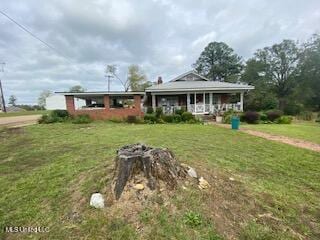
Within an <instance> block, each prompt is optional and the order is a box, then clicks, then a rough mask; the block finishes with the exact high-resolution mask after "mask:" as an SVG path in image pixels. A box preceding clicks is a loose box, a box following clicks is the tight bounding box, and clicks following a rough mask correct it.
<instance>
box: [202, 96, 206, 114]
mask: <svg viewBox="0 0 320 240" xmlns="http://www.w3.org/2000/svg"><path fill="white" fill-rule="evenodd" d="M205 112H206V93H205V92H203V113H205Z"/></svg>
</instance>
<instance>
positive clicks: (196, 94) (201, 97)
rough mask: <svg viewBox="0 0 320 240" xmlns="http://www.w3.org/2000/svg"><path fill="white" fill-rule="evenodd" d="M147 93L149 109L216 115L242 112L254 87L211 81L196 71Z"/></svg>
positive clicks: (153, 88)
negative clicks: (245, 94) (183, 109)
mask: <svg viewBox="0 0 320 240" xmlns="http://www.w3.org/2000/svg"><path fill="white" fill-rule="evenodd" d="M158 82H159V84H156V85H153V86H151V87H149V88H147V89H146V95H147V99H148V102H147V104H146V105H147V106H152V107H153V108H156V107H163V109H164V112H167V113H171V112H174V110H175V109H180V108H182V107H183V108H185V109H186V110H187V111H188V112H191V113H193V114H216V113H217V112H222V111H227V110H229V109H233V110H235V111H243V96H244V93H245V92H247V91H249V90H252V89H254V87H253V86H250V85H247V84H240V83H228V82H219V81H210V80H209V79H207V78H205V77H203V76H201V75H199V74H197V73H196V72H194V71H189V72H186V73H184V74H182V75H180V76H178V77H176V78H174V79H172V80H171V81H169V82H167V83H161V82H162V80H161V79H159V80H158Z"/></svg>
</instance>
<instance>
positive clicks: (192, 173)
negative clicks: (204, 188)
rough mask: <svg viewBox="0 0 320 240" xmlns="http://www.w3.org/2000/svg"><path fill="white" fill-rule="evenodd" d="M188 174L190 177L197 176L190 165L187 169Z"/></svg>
mask: <svg viewBox="0 0 320 240" xmlns="http://www.w3.org/2000/svg"><path fill="white" fill-rule="evenodd" d="M188 175H189V176H190V177H193V178H197V177H198V175H197V172H196V170H194V169H193V168H192V167H189V169H188Z"/></svg>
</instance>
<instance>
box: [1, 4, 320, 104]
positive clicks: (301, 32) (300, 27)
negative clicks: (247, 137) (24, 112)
mask: <svg viewBox="0 0 320 240" xmlns="http://www.w3.org/2000/svg"><path fill="white" fill-rule="evenodd" d="M0 8H1V10H2V11H4V12H6V13H7V14H9V15H10V16H11V17H13V18H14V19H16V20H17V21H18V22H20V23H22V24H23V25H25V26H26V27H28V28H29V29H30V30H31V31H32V32H34V33H35V34H37V35H38V36H39V37H40V38H41V39H44V40H45V41H46V42H48V43H49V44H50V45H52V46H54V47H55V48H56V49H58V50H59V52H60V53H61V54H57V53H56V52H54V51H52V50H51V49H49V48H47V47H46V46H44V45H43V44H41V43H40V42H37V41H36V40H35V39H33V38H32V37H30V36H29V35H28V34H26V33H25V32H23V31H21V30H20V29H19V28H18V27H17V26H15V25H14V24H13V23H12V22H10V21H8V19H6V18H4V17H3V16H2V15H0V25H1V28H0V62H3V61H5V62H6V63H7V64H6V72H5V74H4V76H1V77H2V78H3V85H4V88H5V90H6V97H7V98H8V96H9V95H11V94H14V95H16V96H17V97H18V102H19V103H35V102H36V100H37V97H38V95H39V93H40V92H41V90H43V89H50V90H52V91H61V90H67V89H68V88H69V87H70V86H72V85H75V84H81V85H83V86H84V87H85V88H86V89H88V90H102V89H105V88H106V80H105V78H104V67H105V65H106V64H109V63H110V64H111V63H115V64H117V65H118V67H119V75H120V76H121V77H122V78H125V76H126V69H127V67H128V65H129V64H131V63H135V64H139V65H141V66H142V67H143V69H144V71H145V72H146V74H147V76H148V78H149V79H150V80H155V79H156V78H157V76H158V75H161V76H163V78H164V79H165V80H169V79H170V78H172V77H174V76H175V75H177V74H180V73H182V72H184V71H187V70H190V68H191V64H192V63H193V62H195V61H196V59H197V57H198V56H199V54H200V53H201V51H202V50H203V48H204V47H205V46H206V45H207V44H208V43H209V42H210V41H224V42H226V43H227V44H229V45H230V46H231V47H232V48H234V49H235V51H236V52H237V53H238V54H240V55H241V56H242V57H243V58H244V59H247V58H248V57H250V56H252V54H253V53H254V51H255V50H256V49H257V48H261V47H264V46H268V45H271V44H273V43H276V42H279V41H281V40H282V39H284V38H291V39H296V40H300V41H303V40H305V39H307V38H309V37H310V35H311V34H313V33H317V32H319V30H320V29H319V28H320V25H319V24H318V23H319V22H320V2H319V1H318V0H307V1H299V0H291V1H289V0H283V1H276V0H274V1H267V0H248V1H235V0H229V1H226V0H224V1H223V0H217V1H209V0H207V1H205V0H199V1H193V0H184V1H182V0H178V1H169V0H153V1H150V0H130V1H129V0H108V1H107V0H105V1H103V0H95V1H85V0H71V1H63V0H53V1H50V2H48V1H46V2H43V1H39V0H30V1H23V0H20V1H18V0H17V1H15V0H3V1H2V4H1V7H0ZM64 56H66V58H65V57H64ZM112 89H113V90H121V85H120V83H119V82H117V81H115V80H114V81H113V83H112Z"/></svg>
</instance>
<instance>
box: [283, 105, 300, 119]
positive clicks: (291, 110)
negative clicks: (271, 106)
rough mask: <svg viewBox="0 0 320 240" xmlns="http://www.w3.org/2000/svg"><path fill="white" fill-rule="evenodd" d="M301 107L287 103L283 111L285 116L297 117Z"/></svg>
mask: <svg viewBox="0 0 320 240" xmlns="http://www.w3.org/2000/svg"><path fill="white" fill-rule="evenodd" d="M302 109H303V107H302V106H301V105H300V104H297V103H288V104H287V105H286V106H285V108H284V109H283V112H284V114H287V115H292V116H295V115H298V114H299V113H300V112H301V111H302Z"/></svg>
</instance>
